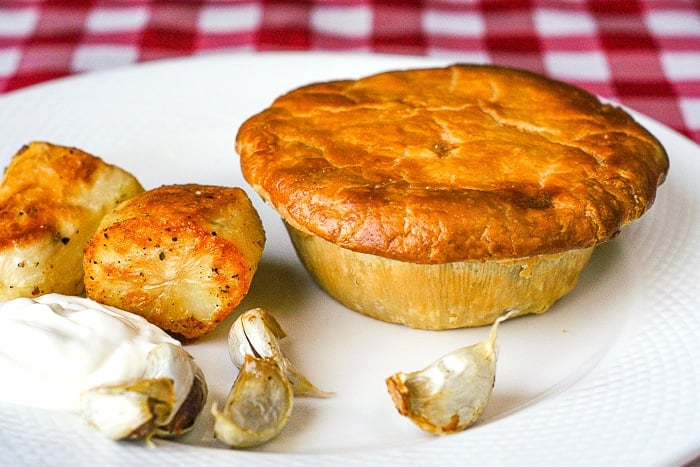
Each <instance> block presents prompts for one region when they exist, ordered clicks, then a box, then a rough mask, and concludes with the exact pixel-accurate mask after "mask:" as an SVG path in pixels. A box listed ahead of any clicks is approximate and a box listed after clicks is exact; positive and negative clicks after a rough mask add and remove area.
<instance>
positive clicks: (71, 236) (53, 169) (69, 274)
mask: <svg viewBox="0 0 700 467" xmlns="http://www.w3.org/2000/svg"><path fill="white" fill-rule="evenodd" d="M142 191H143V188H142V187H141V185H140V184H139V182H138V180H137V179H136V178H135V177H134V176H133V175H131V174H130V173H128V172H126V171H124V170H122V169H120V168H118V167H115V166H113V165H110V164H106V163H105V162H103V161H102V160H101V159H100V158H98V157H95V156H92V155H90V154H88V153H86V152H83V151H81V150H79V149H76V148H70V147H64V146H57V145H54V144H50V143H46V142H32V143H30V144H28V145H26V146H24V147H22V148H21V149H20V150H19V151H18V152H17V154H15V155H14V157H13V158H12V160H11V161H10V164H9V166H8V167H7V169H6V170H5V174H4V176H3V179H2V182H1V184H0V299H2V300H8V299H11V298H16V297H32V296H37V295H41V294H45V293H49V292H58V293H64V294H70V295H79V294H81V293H82V292H83V248H84V247H85V244H86V243H87V240H88V239H89V238H90V237H91V236H92V234H93V233H95V230H96V229H97V226H98V225H99V223H100V221H101V220H102V217H103V216H104V215H105V213H107V212H108V211H111V210H112V209H113V208H114V207H115V206H117V205H118V204H119V203H120V202H122V201H124V200H126V199H128V198H130V197H131V196H133V195H135V194H137V193H140V192H142Z"/></svg>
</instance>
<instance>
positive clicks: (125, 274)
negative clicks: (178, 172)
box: [84, 184, 265, 340]
mask: <svg viewBox="0 0 700 467" xmlns="http://www.w3.org/2000/svg"><path fill="white" fill-rule="evenodd" d="M264 245H265V233H264V231H263V226H262V222H261V221H260V218H259V216H258V214H257V212H256V211H255V208H254V207H253V205H252V204H251V202H250V199H249V198H248V196H247V195H246V194H245V192H244V191H243V190H242V189H240V188H225V187H217V186H202V185H193V184H190V185H172V186H163V187H160V188H156V189H154V190H150V191H147V192H145V193H142V194H140V195H139V196H136V197H134V198H132V199H130V200H129V201H126V202H125V203H123V204H121V205H120V206H119V207H117V208H116V209H115V210H114V211H112V212H111V213H110V214H108V215H106V216H105V218H104V219H103V221H102V223H101V224H100V227H99V229H98V231H97V232H96V233H95V235H94V236H93V237H92V239H90V241H89V242H88V245H87V247H86V249H85V258H84V267H85V289H86V292H87V295H88V296H89V297H90V298H92V299H94V300H97V301H99V302H102V303H105V304H108V305H113V306H117V307H119V308H122V309H124V310H128V311H131V312H133V313H137V314H140V315H142V316H144V317H145V318H146V319H148V320H149V321H150V322H152V323H153V324H155V325H157V326H159V327H161V328H162V329H164V330H166V331H168V332H169V333H171V334H173V335H175V336H177V337H182V338H185V339H187V340H193V339H196V338H198V337H200V336H202V335H203V334H205V333H207V332H209V331H211V330H213V329H214V328H215V327H216V325H217V324H218V323H219V322H221V321H222V320H223V319H224V318H225V317H226V316H228V315H229V314H230V313H231V312H232V311H233V310H234V308H235V307H236V306H237V305H238V303H240V301H241V300H242V299H243V297H244V296H245V295H246V294H247V293H248V289H249V287H250V283H251V281H252V279H253V275H254V274H255V271H256V269H257V265H258V262H259V261H260V257H261V256H262V251H263V247H264Z"/></svg>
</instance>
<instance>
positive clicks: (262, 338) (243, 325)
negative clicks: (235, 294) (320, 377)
mask: <svg viewBox="0 0 700 467" xmlns="http://www.w3.org/2000/svg"><path fill="white" fill-rule="evenodd" d="M286 336H287V335H286V333H285V332H284V330H283V329H282V327H281V326H280V324H279V323H278V322H277V320H276V319H275V318H274V317H273V316H272V315H271V314H269V313H267V312H266V311H265V310H263V309H262V308H253V309H251V310H248V311H245V312H244V313H242V314H241V315H240V316H239V317H238V318H237V319H236V320H235V321H234V322H233V324H232V325H231V328H230V329H229V334H228V349H229V356H230V357H231V361H232V362H233V364H234V365H235V366H236V368H239V369H240V368H241V366H243V364H244V363H245V361H246V356H252V357H256V358H269V359H272V360H274V361H275V362H276V363H277V365H279V367H280V369H281V370H282V372H283V373H284V374H286V375H287V377H288V378H289V380H290V381H291V383H292V387H293V388H294V394H295V395H297V396H313V397H330V396H332V395H333V393H331V392H326V391H322V390H320V389H318V388H317V387H316V386H314V385H313V384H312V383H311V381H309V380H308V379H307V378H306V376H304V375H303V374H302V373H301V372H300V371H299V370H297V369H296V367H295V366H294V365H293V364H292V362H291V361H290V360H289V359H288V358H287V357H286V356H285V355H284V354H283V353H282V350H281V348H280V342H279V341H280V339H283V338H284V337H286Z"/></svg>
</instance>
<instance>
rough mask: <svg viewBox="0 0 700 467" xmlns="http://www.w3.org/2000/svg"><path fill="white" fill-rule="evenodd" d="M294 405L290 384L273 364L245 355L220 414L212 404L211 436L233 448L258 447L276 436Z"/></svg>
mask: <svg viewBox="0 0 700 467" xmlns="http://www.w3.org/2000/svg"><path fill="white" fill-rule="evenodd" d="M293 405H294V392H293V389H292V384H291V383H290V381H289V379H288V378H287V376H286V375H285V374H284V373H283V372H282V369H281V368H280V367H279V365H278V364H277V362H275V361H274V360H273V359H270V358H258V357H253V356H250V355H247V356H246V357H245V360H244V362H243V364H242V365H241V368H240V371H239V372H238V376H237V377H236V380H235V382H234V383H233V386H232V387H231V391H230V392H229V395H228V397H227V398H226V402H225V403H224V406H223V408H222V409H221V410H219V408H218V406H217V405H216V404H214V405H213V406H212V409H211V413H212V415H213V416H214V433H215V435H216V438H217V439H218V440H219V441H221V442H222V443H224V444H226V445H228V446H230V447H233V448H249V447H254V446H259V445H261V444H263V443H266V442H267V441H269V440H271V439H272V438H274V437H275V436H277V435H278V434H279V433H280V432H281V431H282V429H283V428H284V426H285V425H286V424H287V422H288V421H289V418H290V416H291V413H292V407H293Z"/></svg>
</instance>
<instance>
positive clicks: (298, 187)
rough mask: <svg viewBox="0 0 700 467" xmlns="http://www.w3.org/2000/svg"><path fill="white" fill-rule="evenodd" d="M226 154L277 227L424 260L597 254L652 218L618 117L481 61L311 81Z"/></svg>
mask: <svg viewBox="0 0 700 467" xmlns="http://www.w3.org/2000/svg"><path fill="white" fill-rule="evenodd" d="M236 147H237V151H238V153H239V154H240V163H241V167H242V171H243V175H244V177H245V178H246V180H247V181H248V182H249V183H250V184H251V185H252V186H253V187H254V189H255V190H256V191H257V192H258V193H259V194H260V195H261V196H262V197H263V198H264V199H265V200H267V201H268V202H270V203H271V204H272V205H273V206H274V207H275V208H276V209H277V210H278V212H279V213H280V214H281V215H282V217H284V219H285V220H286V221H287V222H288V223H289V224H290V225H292V226H294V227H295V228H297V229H299V230H301V231H305V232H308V233H312V234H315V235H318V236H320V237H321V238H324V239H325V240H328V241H330V242H332V243H334V244H336V245H338V246H341V247H343V248H347V249H350V250H353V251H358V252H363V253H369V254H375V255H379V256H383V257H386V258H390V259H396V260H403V261H410V262H417V263H430V264H431V263H443V262H451V261H464V260H490V259H508V258H520V257H528V256H533V255H538V254H547V253H555V252H561V251H566V250H570V249H575V248H586V247H590V246H594V245H597V244H599V243H601V242H604V241H606V240H608V239H610V238H611V237H613V236H615V235H616V234H617V233H618V232H619V231H620V229H621V227H622V226H624V225H626V224H628V223H630V222H631V221H633V220H635V219H637V218H638V217H639V216H641V215H642V214H643V213H644V212H645V211H646V210H647V209H648V208H649V206H650V205H651V204H652V203H653V201H654V198H655V195H656V189H657V186H658V185H660V184H661V183H662V182H663V180H664V178H665V176H666V173H667V171H668V158H667V155H666V153H665V151H664V149H663V147H662V146H661V144H660V143H659V141H657V140H656V138H654V137H653V136H652V135H651V134H650V133H649V132H648V131H646V130H645V129H644V128H643V127H642V126H640V125H639V124H637V123H636V122H635V121H634V120H633V119H632V117H631V116H630V115H628V114H627V113H626V112H625V111H623V110H621V109H620V108H617V107H615V106H612V105H608V104H604V103H601V102H600V101H599V100H598V99H597V98H596V97H595V96H593V95H591V94H589V93H587V92H585V91H583V90H581V89H578V88H576V87H573V86H571V85H568V84H565V83H562V82H558V81H555V80H551V79H548V78H546V77H543V76H540V75H537V74H533V73H530V72H526V71H522V70H515V69H510V68H504V67H497V66H487V65H453V66H450V67H445V68H436V69H417V70H405V71H394V72H386V73H381V74H377V75H374V76H369V77H366V78H363V79H360V80H345V81H334V82H326V83H317V84H311V85H308V86H305V87H302V88H299V89H296V90H293V91H291V92H289V93H288V94H286V95H283V96H281V97H279V98H278V99H277V100H275V102H274V103H273V104H272V105H271V106H270V107H269V108H267V109H265V110H263V111H262V112H261V113H259V114H257V115H254V116H253V117H251V118H250V119H248V120H247V121H246V122H245V123H244V124H243V125H242V126H241V128H240V130H239V133H238V135H237V145H236Z"/></svg>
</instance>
